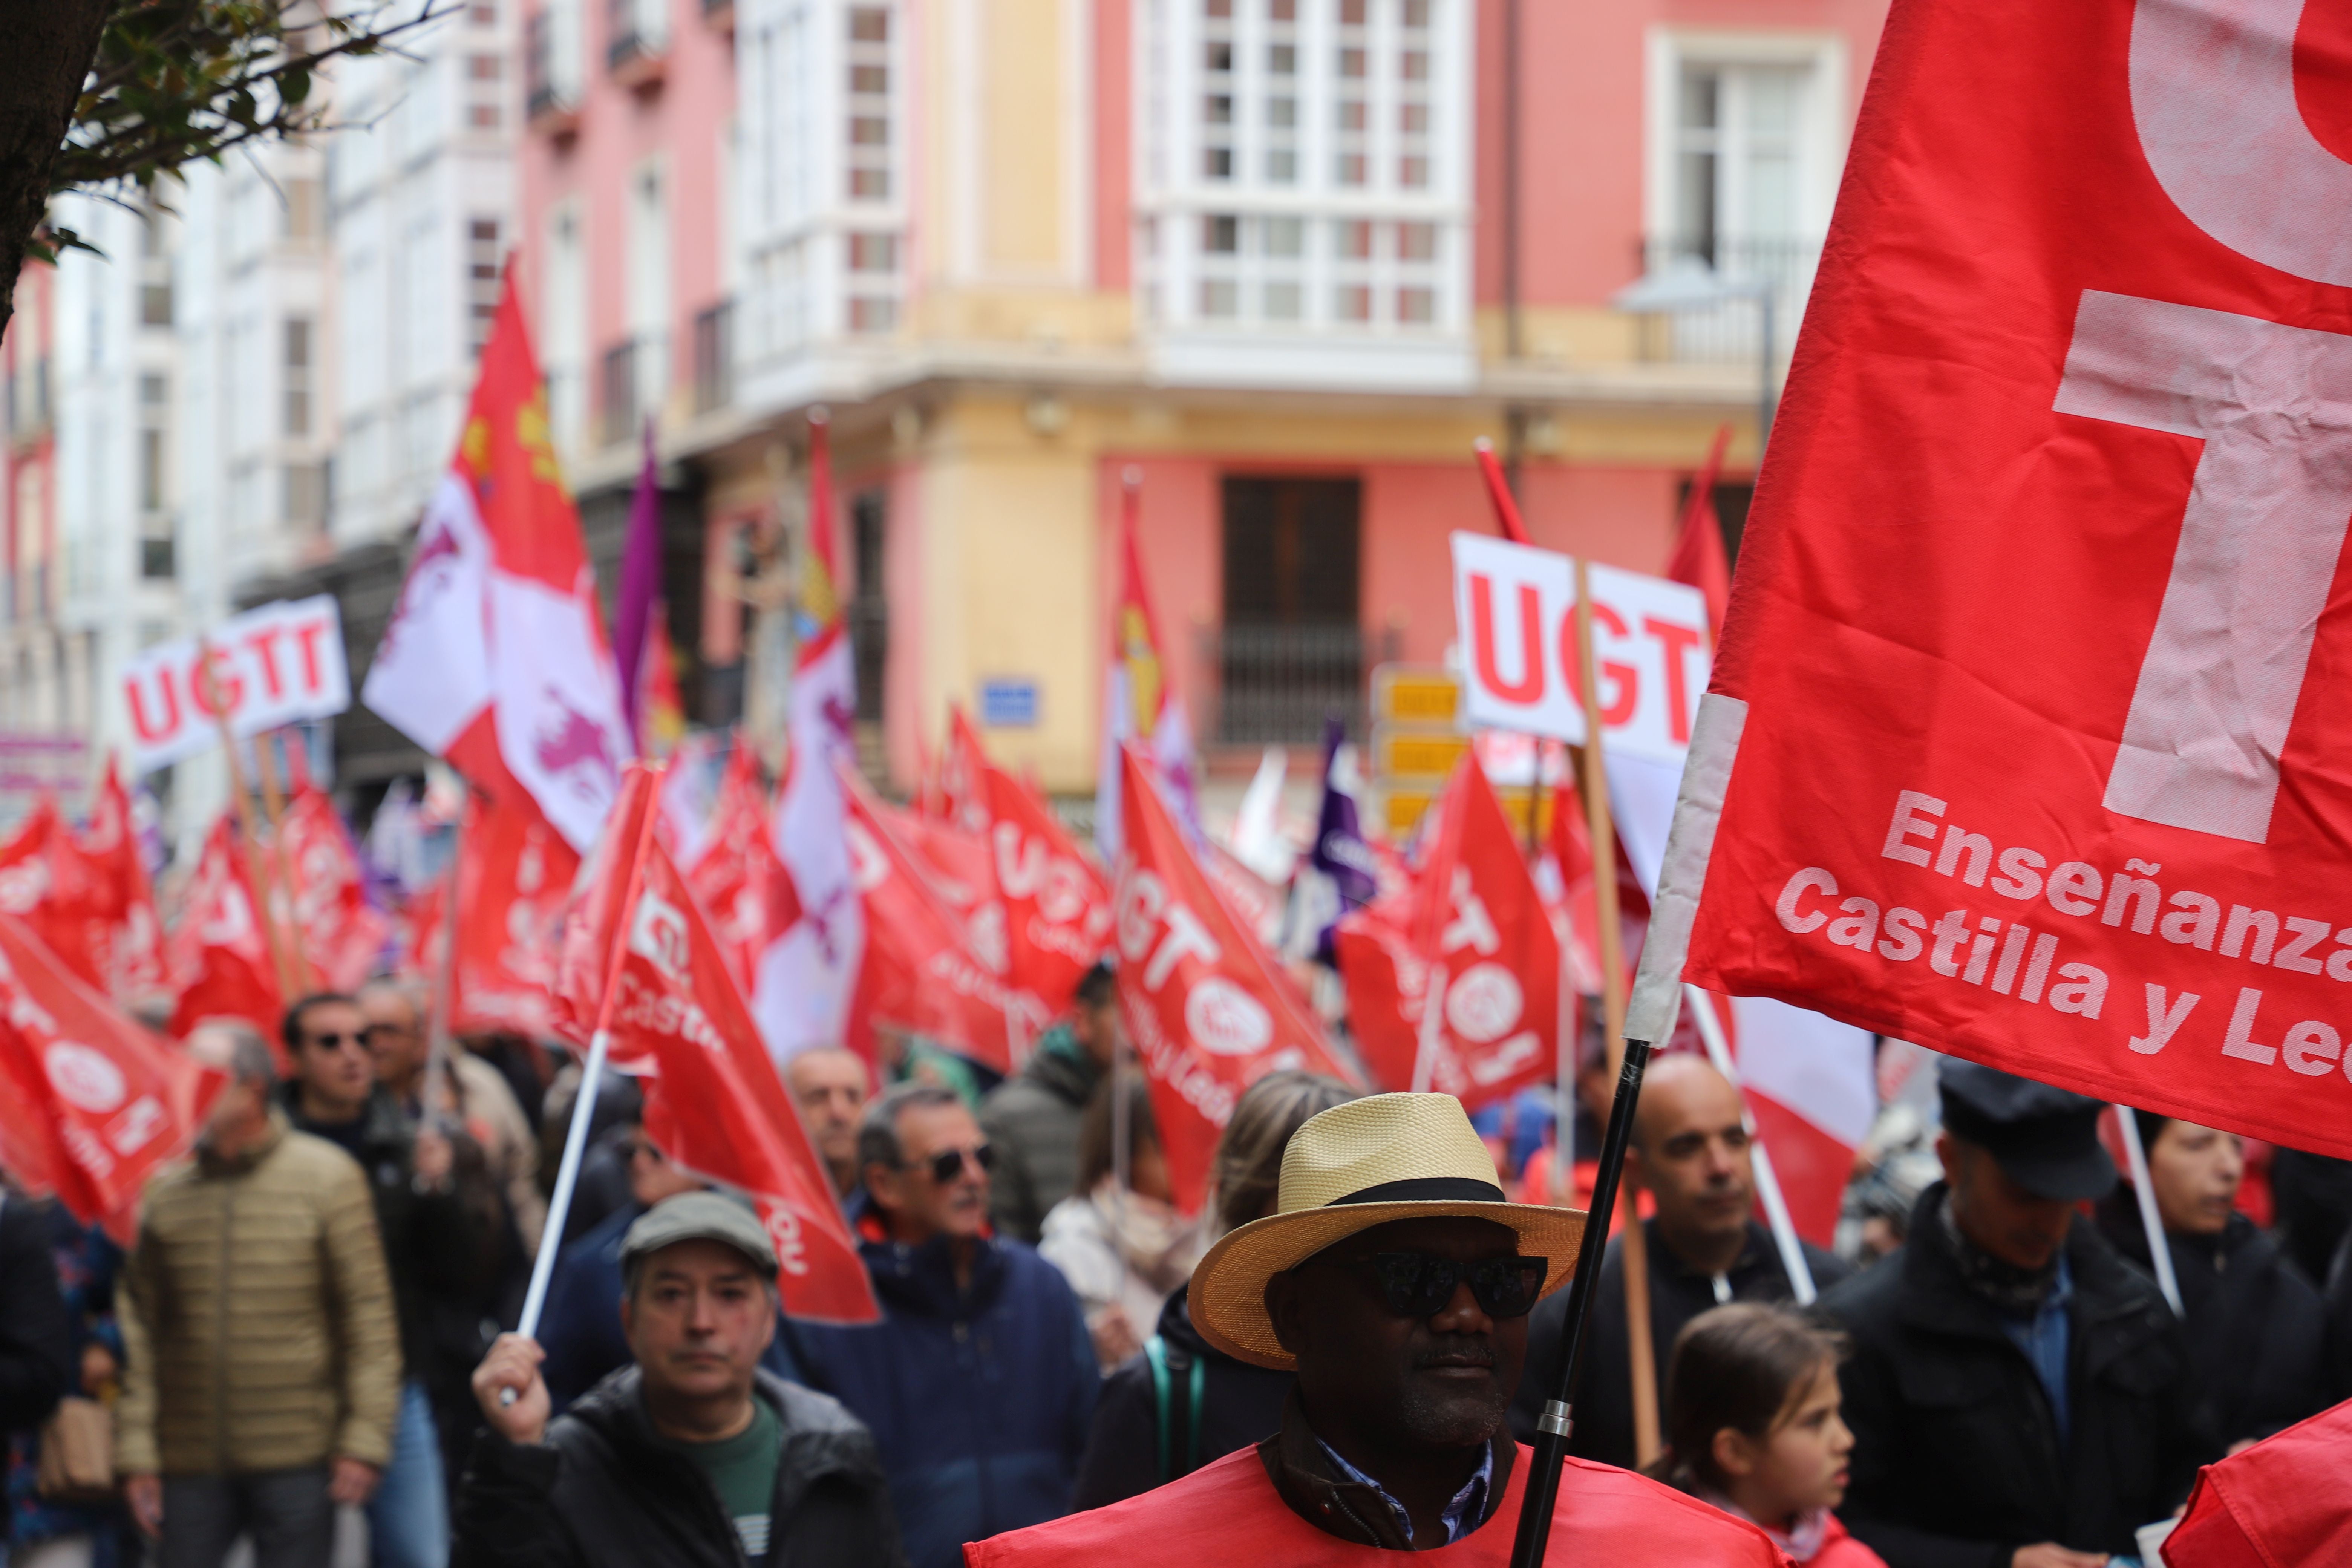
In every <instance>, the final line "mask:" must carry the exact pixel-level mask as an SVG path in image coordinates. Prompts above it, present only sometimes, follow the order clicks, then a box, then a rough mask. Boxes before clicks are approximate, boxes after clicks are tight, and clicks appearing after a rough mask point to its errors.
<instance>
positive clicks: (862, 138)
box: [845, 5, 894, 202]
mask: <svg viewBox="0 0 2352 1568" xmlns="http://www.w3.org/2000/svg"><path fill="white" fill-rule="evenodd" d="M890 30H891V29H890V11H889V8H888V7H887V6H883V5H852V6H851V7H850V8H849V39H848V51H847V52H848V77H847V84H848V88H849V94H848V99H847V102H846V104H845V109H846V111H847V113H848V116H849V123H848V126H847V136H848V162H849V167H848V169H847V171H846V177H847V188H848V192H849V198H850V200H852V201H860V202H885V201H888V200H889V199H890V198H891V196H892V195H893V194H894V190H893V182H892V180H891V157H890V148H891V141H892V137H893V127H892V124H891V113H890V97H889V89H890Z"/></svg>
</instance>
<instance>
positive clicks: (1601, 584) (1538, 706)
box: [1454, 533, 1708, 763]
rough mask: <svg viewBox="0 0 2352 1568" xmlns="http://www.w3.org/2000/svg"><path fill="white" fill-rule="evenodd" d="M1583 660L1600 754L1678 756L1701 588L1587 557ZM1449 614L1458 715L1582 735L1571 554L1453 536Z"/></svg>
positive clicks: (1699, 631)
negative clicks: (1595, 707)
mask: <svg viewBox="0 0 2352 1568" xmlns="http://www.w3.org/2000/svg"><path fill="white" fill-rule="evenodd" d="M1586 574H1587V576H1588V577H1589V579H1590V580H1591V584H1592V659H1593V668H1595V669H1596V670H1597V671H1598V673H1599V679H1598V680H1597V681H1596V682H1595V685H1596V687H1597V688H1598V700H1599V703H1600V708H1601V730H1602V731H1603V739H1604V740H1605V742H1606V743H1607V746H1608V749H1609V750H1610V752H1612V753H1614V754H1620V755H1624V756H1632V757H1645V758H1648V759H1650V760H1652V761H1654V762H1661V763H1679V762H1681V761H1682V759H1683V754H1684V753H1685V752H1687V751H1688V750H1689V749H1690V734H1691V721H1692V719H1693V718H1694V717H1695V716H1696V713H1697V711H1698V700H1699V694H1700V693H1701V692H1703V691H1705V690H1706V679H1707V665H1708V658H1707V638H1706V595H1703V594H1701V593H1700V592H1699V591H1698V590H1697V589H1696V588H1693V587H1689V586H1687V585H1685V584H1681V583H1671V582H1668V581H1667V580H1666V579H1665V578H1664V577H1646V576H1643V574H1640V573H1638V572H1625V571H1621V570H1619V569H1618V568H1616V567H1614V566H1602V565H1599V564H1597V563H1596V564H1591V565H1589V566H1588V567H1587V568H1586ZM1454 628H1455V632H1456V635H1457V636H1458V637H1459V639H1460V645H1461V650H1462V695H1463V710H1464V712H1463V716H1464V718H1465V720H1466V721H1468V722H1469V723H1470V724H1472V725H1475V726H1480V727H1488V726H1491V727H1493V728H1495V729H1498V730H1517V731H1523V732H1525V733H1528V734H1533V735H1545V736H1549V737H1550V738H1551V739H1553V740H1557V741H1566V742H1570V744H1572V745H1581V744H1583V742H1584V707H1583V702H1582V700H1581V698H1580V695H1579V688H1578V682H1577V671H1578V663H1577V655H1576V563H1575V562H1574V561H1572V560H1570V558H1569V557H1568V556H1565V555H1562V554H1560V553H1559V552H1557V551H1551V550H1538V549H1536V548H1535V547H1534V546H1533V545H1528V544H1513V543H1511V542H1508V541H1507V540H1500V539H1493V538H1489V537H1487V536H1486V535H1483V534H1475V533H1456V534H1454Z"/></svg>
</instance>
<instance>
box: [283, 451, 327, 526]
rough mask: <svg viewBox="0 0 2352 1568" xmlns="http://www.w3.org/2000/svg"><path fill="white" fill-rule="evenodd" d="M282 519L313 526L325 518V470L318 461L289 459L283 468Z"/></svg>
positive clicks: (322, 522) (325, 519)
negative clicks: (283, 496) (300, 461)
mask: <svg viewBox="0 0 2352 1568" xmlns="http://www.w3.org/2000/svg"><path fill="white" fill-rule="evenodd" d="M284 485H285V500H286V521H288V522H290V523H297V524H299V525H302V526H305V527H310V528H317V527H320V526H321V525H322V524H324V523H325V522H326V521H327V470H326V468H325V466H324V465H323V464H319V463H289V464H287V465H286V471H285V479H284Z"/></svg>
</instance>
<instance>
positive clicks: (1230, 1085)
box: [1112, 745, 1352, 1214]
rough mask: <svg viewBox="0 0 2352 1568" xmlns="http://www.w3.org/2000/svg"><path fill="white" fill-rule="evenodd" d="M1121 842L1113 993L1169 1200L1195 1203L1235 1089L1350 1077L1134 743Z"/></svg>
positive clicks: (1124, 782) (1127, 758)
mask: <svg viewBox="0 0 2352 1568" xmlns="http://www.w3.org/2000/svg"><path fill="white" fill-rule="evenodd" d="M1119 762H1120V767H1121V769H1122V778H1121V800H1120V806H1121V814H1122V820H1123V821H1124V823H1125V826H1126V847H1125V848H1124V849H1123V850H1122V851H1121V854H1120V858H1119V878H1118V892H1117V893H1116V894H1115V895H1114V896H1113V900H1112V909H1113V910H1114V929H1115V931H1116V934H1117V938H1118V996H1119V1005H1120V1009H1121V1011H1122V1012H1123V1013H1124V1015H1125V1016H1126V1018H1127V1029H1128V1034H1129V1036H1130V1037H1132V1038H1133V1040H1134V1041H1135V1050H1136V1055H1137V1057H1138V1058H1140V1059H1141V1061H1142V1063H1143V1067H1144V1070H1145V1072H1146V1073H1147V1074H1149V1075H1150V1080H1151V1110H1152V1115H1153V1117H1154V1118H1155V1119H1156V1120H1157V1121H1158V1122H1159V1124H1160V1147H1161V1148H1162V1149H1164V1150H1165V1151H1166V1152H1167V1155H1168V1176H1169V1181H1170V1183H1171V1184H1172V1185H1173V1186H1174V1188H1175V1193H1176V1202H1177V1205H1178V1206H1180V1207H1181V1208H1182V1209H1183V1210H1184V1212H1186V1213H1187V1214H1191V1213H1193V1212H1196V1211H1197V1210H1198V1209H1199V1208H1200V1206H1201V1202H1202V1196H1203V1195H1204V1194H1205V1192H1206V1189H1207V1186H1208V1181H1209V1160H1210V1156H1211V1155H1212V1154H1213V1153H1214V1152H1215V1150H1216V1145H1217V1135H1218V1133H1220V1132H1221V1131H1223V1130H1224V1125H1225V1121H1226V1119H1227V1118H1229V1117H1231V1116H1232V1115H1233V1110H1234V1101H1235V1100H1239V1099H1240V1098H1241V1093H1242V1090H1244V1089H1247V1088H1248V1087H1249V1086H1250V1085H1251V1084H1253V1083H1255V1082H1256V1081H1257V1080H1258V1079H1261V1078H1263V1077H1265V1075H1266V1074H1267V1073H1270V1072H1273V1071H1276V1069H1278V1068H1304V1069H1306V1070H1307V1071H1309V1072H1320V1073H1328V1074H1330V1075H1331V1076H1332V1077H1334V1078H1339V1079H1348V1078H1350V1077H1352V1075H1351V1074H1350V1073H1349V1071H1348V1070H1347V1069H1346V1068H1343V1067H1341V1066H1340V1065H1339V1060H1338V1059H1337V1058H1335V1057H1333V1056H1332V1054H1331V1051H1330V1049H1329V1047H1327V1046H1326V1045H1325V1044H1324V1041H1323V1031H1322V1029H1321V1028H1320V1026H1318V1025H1317V1023H1316V1021H1315V1018H1314V1016H1313V1015H1311V1014H1310V1013H1308V1012H1307V1009H1306V1008H1305V1007H1303V1006H1301V1005H1299V1004H1298V1002H1297V999H1296V997H1295V996H1294V995H1293V994H1292V993H1291V992H1290V990H1289V988H1288V987H1287V986H1286V985H1284V984H1282V983H1281V981H1280V980H1279V978H1278V977H1277V976H1276V973H1275V968H1274V960H1273V957H1272V955H1270V954H1269V953H1267V952H1266V951H1265V948H1264V947H1263V946H1262V945H1261V944H1260V943H1259V942H1258V940H1257V937H1256V935H1255V933H1254V932H1252V931H1248V930H1247V929H1245V928H1244V926H1243V924H1242V923H1241V921H1238V920H1236V919H1235V918H1234V913H1233V911H1232V910H1229V909H1228V908H1227V907H1226V905H1225V902H1224V900H1223V899H1221V898H1219V897H1218V895H1217V891H1216V889H1215V888H1214V887H1213V886H1212V885H1211V883H1210V881H1209V878H1208V874H1207V873H1206V872H1204V871H1203V870H1202V868H1201V863H1200V861H1199V860H1197V859H1196V858H1193V855H1192V847H1191V845H1190V843H1189V842H1188V841H1187V839H1186V837H1185V835H1184V832H1183V830H1182V829H1181V828H1180V827H1178V826H1176V820H1175V818H1174V817H1173V816H1171V815H1170V814H1169V811H1168V807H1167V805H1165V804H1164V803H1163V802H1162V801H1161V800H1160V793H1159V791H1158V790H1157V789H1155V788H1154V787H1153V786H1152V784H1151V781H1150V776H1149V774H1148V773H1146V772H1145V769H1144V764H1143V763H1142V762H1141V761H1140V760H1139V758H1138V757H1137V755H1136V753H1135V749H1134V747H1133V746H1131V745H1129V746H1122V747H1120V748H1119Z"/></svg>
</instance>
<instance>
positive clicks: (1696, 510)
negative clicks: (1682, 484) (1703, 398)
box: [1666, 425, 1731, 637]
mask: <svg viewBox="0 0 2352 1568" xmlns="http://www.w3.org/2000/svg"><path fill="white" fill-rule="evenodd" d="M1730 441H1731V426H1728V425H1726V426H1722V427H1721V428H1719V429H1718V430H1717V431H1716V433H1715V444H1714V445H1713V446H1711V447H1708V448H1707V451H1706V466H1705V467H1703V468H1700V469H1699V471H1698V476H1697V478H1696V479H1692V480H1691V488H1690V500H1688V501H1687V502H1685V505H1684V507H1683V525H1682V529H1681V531H1679V532H1678V533H1676V534H1675V552H1674V554H1673V555H1671V556H1669V557H1668V558H1667V561H1666V575H1667V576H1669V577H1671V578H1673V579H1674V580H1675V582H1677V583H1687V584H1690V585H1691V586H1692V587H1694V588H1696V589H1697V590H1698V591H1699V592H1700V593H1702V594H1705V595H1706V624H1707V629H1708V630H1709V631H1710V632H1712V633H1713V634H1714V635H1715V636H1716V637H1722V636H1723V611H1724V606H1725V605H1728V604H1729V603H1730V602H1731V561H1730V558H1729V557H1728V556H1727V555H1726V554H1725V553H1724V550H1723V520H1722V519H1721V518H1720V517H1718V516H1717V513H1716V510H1715V480H1716V476H1717V475H1718V474H1720V473H1721V472H1722V471H1723V449H1724V447H1727V445H1729V444H1730Z"/></svg>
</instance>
